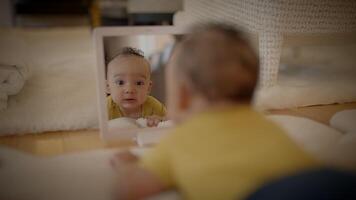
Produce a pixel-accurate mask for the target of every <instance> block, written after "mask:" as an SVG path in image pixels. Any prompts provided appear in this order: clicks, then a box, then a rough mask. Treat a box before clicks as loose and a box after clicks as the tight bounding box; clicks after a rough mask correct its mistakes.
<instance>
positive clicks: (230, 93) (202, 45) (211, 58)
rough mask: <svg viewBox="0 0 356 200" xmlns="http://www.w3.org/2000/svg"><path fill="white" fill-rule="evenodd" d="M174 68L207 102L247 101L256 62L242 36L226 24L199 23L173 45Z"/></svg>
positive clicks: (257, 66)
mask: <svg viewBox="0 0 356 200" xmlns="http://www.w3.org/2000/svg"><path fill="white" fill-rule="evenodd" d="M177 47H178V48H177V56H176V63H175V64H176V65H177V66H178V67H179V68H180V69H179V70H178V73H182V75H183V76H185V77H186V78H187V79H188V81H189V82H191V85H192V88H193V90H195V92H197V93H200V94H202V95H203V96H205V97H206V98H207V99H208V100H209V101H215V100H219V99H225V100H226V99H227V100H231V101H239V102H241V101H244V102H251V100H252V98H253V94H254V89H255V87H256V84H257V80H258V72H259V60H258V57H257V55H256V54H255V52H254V50H253V49H252V47H251V46H250V44H249V43H248V41H247V40H246V39H245V36H244V35H243V33H242V32H241V31H239V30H237V29H236V28H235V27H233V26H231V25H227V24H216V23H209V24H201V25H198V26H195V27H193V28H192V29H191V31H190V34H188V35H187V36H186V37H185V38H184V39H183V41H182V42H181V43H179V44H178V46H177Z"/></svg>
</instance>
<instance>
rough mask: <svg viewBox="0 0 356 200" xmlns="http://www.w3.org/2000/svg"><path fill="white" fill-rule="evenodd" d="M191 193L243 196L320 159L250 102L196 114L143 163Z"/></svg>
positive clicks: (194, 195)
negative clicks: (301, 146)
mask: <svg viewBox="0 0 356 200" xmlns="http://www.w3.org/2000/svg"><path fill="white" fill-rule="evenodd" d="M140 164H141V165H142V166H143V167H145V168H146V169H148V170H150V171H151V172H153V173H155V174H157V175H158V176H159V177H160V178H161V179H162V180H163V181H164V182H165V183H166V184H167V185H168V186H173V187H176V188H177V189H178V190H179V191H180V192H181V193H182V194H183V195H184V197H185V198H186V199H193V200H202V199H204V200H209V199H214V200H215V199H217V200H225V199H229V200H230V199H243V198H245V197H247V195H249V194H250V193H251V192H253V191H255V190H256V189H257V188H258V187H260V186H261V185H262V184H263V183H265V182H266V181H269V180H272V179H274V178H278V177H281V176H284V175H289V174H292V173H296V172H298V171H300V170H303V169H309V168H315V167H317V166H318V163H317V162H316V161H315V160H314V159H313V158H311V157H309V155H307V154H306V153H305V152H304V151H302V150H301V149H300V148H299V147H297V146H296V144H295V143H294V142H292V141H291V140H290V139H289V138H288V136H287V135H286V134H285V133H284V132H283V131H282V130H281V129H280V128H278V127H277V126H276V125H274V124H273V123H271V122H269V121H268V120H266V119H265V118H264V117H263V116H262V115H261V114H259V113H257V112H255V111H253V110H252V109H250V108H249V107H247V106H236V107H229V108H226V109H223V110H214V111H213V110H210V111H206V112H203V113H200V114H198V115H196V116H194V117H192V118H191V119H190V120H189V121H188V122H186V123H185V124H182V125H181V126H180V127H177V128H176V129H175V130H174V131H173V132H172V133H171V134H170V135H168V137H166V138H163V139H162V141H161V142H160V143H159V144H158V145H157V146H155V147H154V148H153V149H152V150H151V151H149V152H147V154H145V155H144V156H143V157H142V159H141V163H140Z"/></svg>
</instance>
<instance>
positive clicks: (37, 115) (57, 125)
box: [0, 28, 97, 135]
mask: <svg viewBox="0 0 356 200" xmlns="http://www.w3.org/2000/svg"><path fill="white" fill-rule="evenodd" d="M0 38H10V39H8V40H3V39H1V40H0V43H1V44H0V52H1V53H0V54H1V56H0V58H6V57H7V58H11V59H12V60H15V61H16V62H21V63H26V64H27V65H28V66H29V68H30V69H31V76H30V77H29V79H28V81H27V82H26V84H25V86H24V88H23V89H22V91H21V92H20V93H19V94H17V95H15V96H10V97H9V99H8V108H7V109H6V110H4V111H3V112H0V135H7V134H23V133H34V132H43V131H54V130H74V129H86V128H93V127H97V104H96V92H95V91H96V89H95V88H96V83H95V73H94V72H95V59H94V52H93V47H92V40H91V32H90V29H89V28H70V29H68V28H61V29H58V28H56V29H45V30H41V29H39V30H38V29H37V30H1V29H0ZM18 41H21V43H19V42H18ZM4 62H5V61H4ZM16 62H15V63H16Z"/></svg>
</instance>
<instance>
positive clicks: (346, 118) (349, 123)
mask: <svg viewBox="0 0 356 200" xmlns="http://www.w3.org/2000/svg"><path fill="white" fill-rule="evenodd" d="M330 126H332V127H334V128H336V129H338V130H340V131H342V132H356V109H353V110H344V111H340V112H337V113H336V114H334V115H333V116H332V118H331V119H330Z"/></svg>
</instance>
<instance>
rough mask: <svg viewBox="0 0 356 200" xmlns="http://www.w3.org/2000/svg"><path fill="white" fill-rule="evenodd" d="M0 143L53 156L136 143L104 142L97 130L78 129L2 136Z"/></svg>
mask: <svg viewBox="0 0 356 200" xmlns="http://www.w3.org/2000/svg"><path fill="white" fill-rule="evenodd" d="M0 145H4V146H7V147H11V148H15V149H17V150H20V151H24V152H28V153H32V154H35V155H40V156H54V155H61V154H65V153H72V152H79V151H87V150H93V149H103V148H128V147H132V146H135V145H136V144H135V143H134V142H133V141H130V140H121V141H115V142H110V143H106V142H104V141H102V140H101V139H100V135H99V131H98V130H80V131H59V132H46V133H41V134H27V135H22V136H3V137H0Z"/></svg>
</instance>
